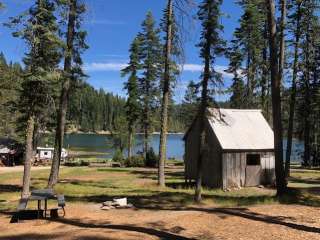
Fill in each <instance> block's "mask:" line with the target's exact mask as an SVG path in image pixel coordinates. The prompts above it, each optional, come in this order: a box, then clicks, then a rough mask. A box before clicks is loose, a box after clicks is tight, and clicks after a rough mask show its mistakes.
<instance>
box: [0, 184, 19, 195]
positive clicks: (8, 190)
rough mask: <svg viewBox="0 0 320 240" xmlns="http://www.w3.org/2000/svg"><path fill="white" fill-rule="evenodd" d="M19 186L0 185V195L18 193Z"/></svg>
mask: <svg viewBox="0 0 320 240" xmlns="http://www.w3.org/2000/svg"><path fill="white" fill-rule="evenodd" d="M21 189H22V188H21V186H20V185H10V184H0V193H11V192H20V191H21Z"/></svg>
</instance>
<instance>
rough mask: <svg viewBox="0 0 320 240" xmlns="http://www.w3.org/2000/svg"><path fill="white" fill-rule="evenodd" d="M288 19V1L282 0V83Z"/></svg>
mask: <svg viewBox="0 0 320 240" xmlns="http://www.w3.org/2000/svg"><path fill="white" fill-rule="evenodd" d="M286 17H287V1H286V0H281V20H280V58H279V78H280V82H282V79H283V70H284V63H285V51H286V42H285V28H286Z"/></svg>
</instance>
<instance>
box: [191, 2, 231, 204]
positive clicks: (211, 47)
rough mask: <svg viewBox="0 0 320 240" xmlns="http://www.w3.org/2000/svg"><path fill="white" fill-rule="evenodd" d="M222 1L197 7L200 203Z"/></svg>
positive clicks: (220, 49)
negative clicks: (201, 64)
mask: <svg viewBox="0 0 320 240" xmlns="http://www.w3.org/2000/svg"><path fill="white" fill-rule="evenodd" d="M221 4H222V0H203V1H202V3H201V4H200V6H199V11H198V18H199V20H200V22H201V26H202V31H201V35H200V43H199V47H200V57H201V58H202V59H203V62H204V70H203V74H202V77H203V79H202V82H201V87H202V89H201V103H200V106H199V112H198V121H199V136H198V139H199V140H198V142H199V149H198V162H197V180H196V190H195V201H196V202H200V201H201V185H202V158H203V153H204V149H203V147H204V143H205V119H206V108H207V106H208V103H209V84H210V83H211V84H213V85H216V84H217V76H218V75H217V72H216V71H215V70H214V63H215V59H216V57H217V56H220V55H221V54H222V53H223V52H224V47H225V42H224V41H223V40H222V38H221V37H220V34H221V32H222V30H223V26H222V25H221V24H220V17H221V12H220V5H221Z"/></svg>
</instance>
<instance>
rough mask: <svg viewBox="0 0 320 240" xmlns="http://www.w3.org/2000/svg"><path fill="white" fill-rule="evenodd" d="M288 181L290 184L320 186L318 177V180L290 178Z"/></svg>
mask: <svg viewBox="0 0 320 240" xmlns="http://www.w3.org/2000/svg"><path fill="white" fill-rule="evenodd" d="M289 180H290V182H292V183H303V184H319V185H320V177H319V178H295V177H290V179H289Z"/></svg>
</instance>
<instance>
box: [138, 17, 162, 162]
mask: <svg viewBox="0 0 320 240" xmlns="http://www.w3.org/2000/svg"><path fill="white" fill-rule="evenodd" d="M155 24H156V23H155V20H154V18H153V16H152V13H151V12H148V13H147V16H146V19H145V20H144V21H143V23H142V32H141V33H139V35H138V36H139V39H141V45H140V46H141V64H142V65H141V69H142V77H141V78H139V81H138V88H139V96H140V97H139V103H140V104H141V107H142V114H141V125H142V128H143V132H144V148H143V152H144V155H145V156H146V154H147V152H148V150H149V136H150V130H151V127H152V118H153V112H154V110H155V108H156V106H157V99H158V96H159V90H158V85H157V82H158V80H159V78H160V76H161V67H162V57H161V56H162V46H161V42H160V37H159V32H160V30H159V29H158V28H156V27H155Z"/></svg>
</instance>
